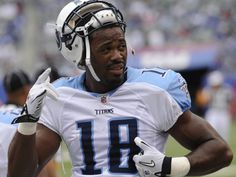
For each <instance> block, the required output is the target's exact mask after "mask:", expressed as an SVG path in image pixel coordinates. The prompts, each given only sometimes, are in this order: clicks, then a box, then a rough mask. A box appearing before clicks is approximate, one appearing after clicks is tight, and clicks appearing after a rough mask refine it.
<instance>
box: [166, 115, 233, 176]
mask: <svg viewBox="0 0 236 177" xmlns="http://www.w3.org/2000/svg"><path fill="white" fill-rule="evenodd" d="M168 132H169V133H170V134H171V135H172V136H173V137H174V138H175V139H176V140H177V141H178V142H179V143H180V144H181V145H183V146H184V147H186V148H187V149H189V150H191V152H190V153H189V154H188V155H187V156H186V157H187V158H188V159H189V162H190V165H191V168H190V171H189V173H188V175H190V176H192V175H206V174H209V173H212V172H215V171H217V170H219V169H221V168H223V167H225V166H228V165H229V164H230V163H231V161H232V158H233V154H232V151H231V149H230V147H229V146H228V145H227V143H226V142H225V141H224V140H223V139H222V138H221V137H220V135H219V134H218V133H217V132H216V131H215V130H214V129H213V128H212V127H211V126H210V125H209V124H208V123H207V122H206V121H205V120H204V119H202V118H200V117H198V116H197V115H195V114H193V113H192V112H191V111H186V112H185V113H183V114H182V115H181V116H180V118H179V119H178V121H177V122H176V124H175V125H174V126H173V127H172V128H171V129H170V130H169V131H168Z"/></svg>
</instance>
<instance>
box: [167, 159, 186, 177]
mask: <svg viewBox="0 0 236 177" xmlns="http://www.w3.org/2000/svg"><path fill="white" fill-rule="evenodd" d="M189 170H190V162H189V160H188V158H187V157H173V158H172V159H171V173H170V176H171V177H183V176H186V175H187V174H188V172H189Z"/></svg>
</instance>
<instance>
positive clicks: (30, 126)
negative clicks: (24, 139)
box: [17, 122, 37, 135]
mask: <svg viewBox="0 0 236 177" xmlns="http://www.w3.org/2000/svg"><path fill="white" fill-rule="evenodd" d="M36 126H37V123H36V122H33V123H32V122H24V123H19V125H18V129H17V130H18V132H19V133H21V134H22V135H33V134H34V133H35V132H36Z"/></svg>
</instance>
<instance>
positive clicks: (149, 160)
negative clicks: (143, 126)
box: [133, 137, 170, 177]
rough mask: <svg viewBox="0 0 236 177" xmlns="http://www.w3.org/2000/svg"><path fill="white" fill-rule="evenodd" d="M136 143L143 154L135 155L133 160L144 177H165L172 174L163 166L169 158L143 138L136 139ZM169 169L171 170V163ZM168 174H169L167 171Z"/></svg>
mask: <svg viewBox="0 0 236 177" xmlns="http://www.w3.org/2000/svg"><path fill="white" fill-rule="evenodd" d="M134 142H135V143H136V145H137V146H139V147H140V148H141V149H142V150H143V152H141V153H139V154H138V155H134V157H133V160H134V162H135V166H136V168H137V170H138V172H139V174H140V176H142V177H158V176H160V177H162V176H163V177H164V176H166V175H167V174H169V173H170V170H168V169H165V168H166V167H165V166H166V165H163V162H164V159H165V158H167V157H166V156H165V155H164V154H162V153H161V152H160V151H158V150H157V149H156V148H155V147H153V146H151V145H149V144H148V143H146V142H145V141H143V140H142V139H141V138H139V137H136V138H135V139H134ZM168 164H169V168H170V163H168ZM166 170H167V171H168V172H167V171H166Z"/></svg>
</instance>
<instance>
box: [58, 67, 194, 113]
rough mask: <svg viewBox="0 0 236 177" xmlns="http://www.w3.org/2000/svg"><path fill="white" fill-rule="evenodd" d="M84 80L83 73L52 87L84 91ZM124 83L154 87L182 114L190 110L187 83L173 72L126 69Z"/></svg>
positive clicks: (95, 94)
mask: <svg viewBox="0 0 236 177" xmlns="http://www.w3.org/2000/svg"><path fill="white" fill-rule="evenodd" d="M84 78H85V73H83V74H81V75H80V76H74V77H63V78H60V79H58V80H56V81H55V82H53V85H54V86H55V87H56V88H59V87H70V88H74V89H79V90H84V91H86V89H85V88H84ZM126 82H127V83H132V82H144V83H148V84H152V85H155V86H157V87H160V88H162V89H164V90H166V91H167V92H168V93H169V94H170V95H171V96H172V97H173V98H174V99H175V100H176V102H177V103H178V104H179V105H180V107H181V109H182V111H183V112H184V111H186V110H188V109H190V108H191V99H190V96H189V92H188V89H187V83H186V81H185V79H184V78H183V77H182V76H181V75H180V74H179V73H176V72H175V71H173V70H166V69H162V68H153V69H135V68H132V67H128V68H127V81H126ZM117 89H118V88H117ZM117 89H114V90H112V91H110V92H108V93H106V94H108V95H112V94H113V93H114V92H115V91H116V90H117ZM86 92H88V91H86ZM88 93H90V94H91V95H93V96H100V95H101V94H99V93H94V92H88Z"/></svg>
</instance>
